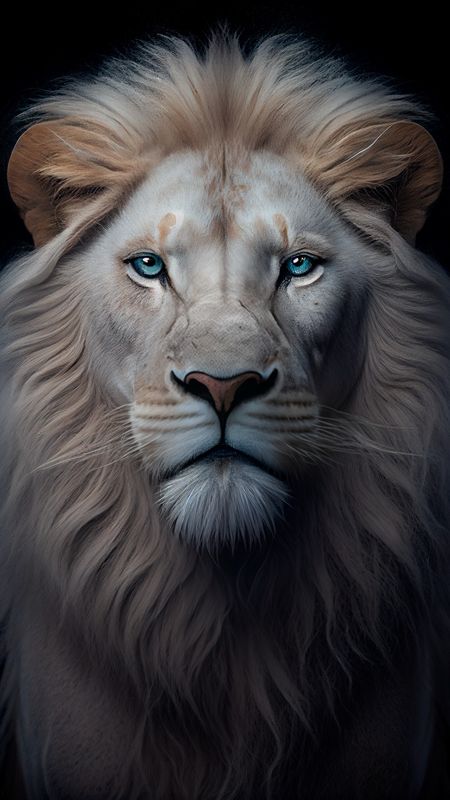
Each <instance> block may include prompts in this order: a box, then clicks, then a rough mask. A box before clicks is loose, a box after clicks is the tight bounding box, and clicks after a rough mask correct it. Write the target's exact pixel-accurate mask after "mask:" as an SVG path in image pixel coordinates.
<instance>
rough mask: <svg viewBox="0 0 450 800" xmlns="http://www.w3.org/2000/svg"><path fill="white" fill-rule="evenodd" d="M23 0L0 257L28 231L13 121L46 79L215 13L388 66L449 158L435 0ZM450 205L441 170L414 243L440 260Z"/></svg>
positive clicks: (6, 43) (379, 68)
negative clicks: (13, 169) (19, 204)
mask: <svg viewBox="0 0 450 800" xmlns="http://www.w3.org/2000/svg"><path fill="white" fill-rule="evenodd" d="M27 5H28V4H27ZM27 5H25V4H22V3H16V4H15V5H14V6H13V5H10V7H9V10H8V15H9V21H8V22H7V23H6V22H5V21H4V20H3V22H2V27H3V34H2V39H3V41H2V46H1V48H0V76H1V95H0V114H1V122H2V134H3V143H2V147H1V189H0V205H1V209H0V210H1V221H2V225H1V230H2V238H1V243H0V261H4V260H5V259H6V258H7V257H8V256H9V255H10V254H11V252H14V251H15V250H16V249H17V247H18V246H19V247H21V246H22V245H23V244H26V243H27V242H28V241H29V240H28V238H27V236H26V234H25V232H24V229H23V226H22V224H21V222H20V220H19V217H18V215H17V213H16V211H15V209H14V206H13V205H12V203H11V201H10V200H9V197H8V192H7V187H6V180H5V170H6V163H7V159H8V154H9V152H10V150H11V148H12V146H13V144H14V140H15V136H16V130H17V129H15V127H14V125H13V124H12V120H13V117H14V115H15V113H16V112H17V111H18V110H20V109H21V108H24V107H26V105H27V104H28V103H29V102H30V101H32V100H33V98H35V97H36V96H37V95H38V94H39V93H40V92H41V91H42V90H43V89H46V88H51V86H52V82H53V81H55V79H57V78H60V77H62V76H65V75H70V74H73V73H79V72H83V70H85V69H86V68H88V69H89V68H92V67H93V68H95V66H96V65H97V64H98V63H99V62H101V61H102V59H103V58H104V57H105V56H107V55H109V54H111V53H117V52H124V51H126V50H127V49H128V48H130V45H131V46H132V42H133V40H136V39H138V38H145V37H148V36H150V37H151V36H155V35H157V34H158V33H171V32H179V33H182V34H188V35H191V36H194V37H197V38H200V39H201V37H202V36H204V35H205V33H207V32H208V30H210V29H211V27H214V25H215V24H217V22H225V21H227V22H228V23H229V25H230V27H231V28H232V29H235V30H238V31H240V32H241V33H242V35H243V37H244V38H248V37H250V38H254V37H257V36H258V35H260V34H263V33H267V32H285V31H287V32H290V33H295V32H297V31H301V32H303V33H305V34H306V35H307V36H309V37H313V38H315V39H317V40H318V42H319V43H321V44H324V45H325V47H326V48H328V49H330V50H331V51H332V52H335V53H338V54H341V55H342V54H344V55H346V56H347V57H348V59H349V61H350V63H351V64H353V65H356V66H357V67H358V68H360V69H361V70H362V71H366V72H372V73H373V72H374V73H377V74H383V75H387V76H389V77H391V78H393V79H394V81H395V82H396V83H397V85H398V86H399V87H400V88H401V89H404V90H406V91H409V92H413V93H414V94H415V95H416V96H417V97H418V98H419V99H420V100H421V101H422V102H423V103H425V105H426V106H428V107H429V108H430V109H431V110H432V111H433V112H434V114H435V117H436V120H435V122H434V123H433V124H432V130H433V133H434V135H435V137H436V139H437V141H438V144H439V145H440V147H441V150H442V152H443V155H444V160H445V161H446V163H447V164H448V163H449V162H450V147H449V144H448V132H449V129H450V125H449V112H450V108H449V106H450V98H449V95H448V91H447V81H446V78H445V75H446V71H447V62H448V55H449V53H448V51H449V48H450V45H449V43H448V33H447V26H446V24H444V22H443V20H442V19H441V18H440V12H439V10H438V2H436V0H432V2H428V3H423V4H419V8H421V11H420V13H417V12H412V11H408V5H407V4H406V3H404V4H396V3H395V2H394V0H392V2H391V3H386V0H380V2H377V0H370V2H367V0H366V1H364V0H361V1H360V4H359V10H358V8H357V7H355V6H353V4H352V6H350V5H345V4H343V3H342V2H337V1H336V2H334V3H325V2H320V1H319V2H314V0H308V2H303V0H300V1H299V2H295V0H291V2H289V0H271V2H270V3H269V2H264V0H263V2H255V0H242V1H241V2H240V3H236V2H231V0H230V2H229V3H224V2H219V3H215V4H210V5H209V7H207V8H206V9H205V10H204V11H202V12H200V11H198V10H196V9H195V7H194V6H193V5H191V4H183V5H182V4H179V5H178V4H177V2H176V0H167V1H166V2H164V0H159V2H154V3H153V5H152V4H151V3H148V2H147V3H137V2H129V0H128V1H127V0H125V2H122V3H120V0H119V3H118V10H117V11H113V10H112V9H110V10H108V9H107V8H104V7H99V6H98V5H97V4H91V6H90V7H89V6H88V7H83V6H80V4H79V3H78V2H74V0H63V2H62V3H61V4H60V6H59V8H58V6H57V5H56V4H55V5H53V4H52V8H50V7H45V6H43V4H39V5H36V6H35V7H34V8H33V9H32V10H28V8H27ZM94 11H95V18H93V17H92V14H91V12H92V13H93V12H94ZM449 211H450V186H449V181H448V179H447V180H446V185H445V187H444V192H443V194H442V196H441V198H440V200H439V201H438V203H437V204H436V205H435V207H434V209H433V211H432V214H431V216H430V218H429V220H428V222H427V225H426V227H425V229H424V231H423V233H422V234H421V236H420V240H419V243H418V244H419V246H420V247H421V248H422V249H424V250H426V251H428V252H431V253H432V254H433V255H435V256H436V257H437V258H438V259H439V260H440V261H442V262H443V263H444V264H445V265H446V266H447V268H448V266H449V265H450V241H449V237H448V236H447V219H448V218H449Z"/></svg>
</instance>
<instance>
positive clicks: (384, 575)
mask: <svg viewBox="0 0 450 800" xmlns="http://www.w3.org/2000/svg"><path fill="white" fill-rule="evenodd" d="M281 43H282V42H281V40H280V39H279V38H274V39H269V40H266V41H264V42H263V43H261V44H260V45H259V46H258V47H257V48H256V49H255V50H254V51H253V52H252V53H250V54H249V55H248V56H247V57H245V56H244V55H243V53H242V51H241V48H240V46H239V44H238V42H237V40H236V39H234V38H233V37H230V38H226V37H225V38H223V37H219V38H217V39H213V40H212V41H211V43H210V45H209V47H208V48H207V49H206V51H205V53H203V54H201V53H198V52H196V51H195V50H194V49H193V48H192V47H191V46H190V45H189V44H188V43H186V42H185V41H183V40H170V41H169V42H167V43H165V44H161V45H157V46H155V45H152V46H147V45H145V46H142V47H141V49H140V50H139V52H138V54H137V56H136V60H135V61H131V60H129V61H112V62H109V63H108V65H107V67H106V68H105V69H104V70H103V71H102V72H101V73H100V74H99V75H98V76H96V77H95V78H92V79H89V80H86V81H80V82H76V83H73V84H70V85H68V86H66V87H65V88H64V89H62V90H61V91H60V92H58V93H56V94H54V95H52V96H50V97H49V98H48V99H47V100H45V101H44V102H41V103H40V104H39V105H38V106H36V108H35V109H34V110H33V115H34V117H36V118H38V119H44V120H48V119H62V118H64V119H67V118H70V119H72V120H73V121H74V124H81V122H80V121H82V124H88V122H89V121H93V122H96V123H101V124H102V125H103V126H105V127H106V128H107V129H109V130H111V131H112V133H113V135H114V137H115V141H120V142H121V147H122V146H123V147H128V148H129V147H130V146H131V144H130V143H131V142H132V146H133V148H134V150H135V151H136V152H139V153H141V154H143V155H145V152H146V148H150V147H153V146H154V144H155V143H157V144H158V146H160V147H161V148H162V149H163V150H164V152H171V151H173V150H176V149H178V148H180V147H195V148H198V149H201V148H203V147H206V146H208V144H209V143H210V142H211V141H214V140H216V139H218V138H223V139H225V140H233V141H234V142H239V143H240V144H241V145H242V147H244V148H249V149H261V148H267V149H268V150H273V151H275V152H280V153H282V152H284V151H285V150H287V149H292V148H294V147H298V148H300V150H301V152H302V153H303V159H304V164H305V170H306V172H307V173H308V164H309V163H310V161H309V160H308V159H312V158H313V150H314V148H315V147H316V146H317V141H318V139H320V137H323V136H325V135H327V136H328V135H330V132H331V133H332V131H333V127H334V126H335V125H336V119H337V118H338V117H340V116H342V115H345V117H346V119H347V120H348V121H349V123H350V122H351V123H352V124H353V125H356V126H357V125H358V124H359V122H360V121H361V124H362V123H363V121H364V120H367V119H368V118H370V119H371V120H376V121H378V122H380V121H381V122H383V121H386V122H389V121H390V120H392V119H394V118H397V117H399V116H400V117H401V116H403V117H409V118H411V117H413V116H414V114H415V108H414V104H413V103H412V102H411V101H410V100H409V99H408V98H404V97H402V96H400V95H398V94H395V93H394V92H393V91H392V90H391V89H389V88H387V87H386V86H385V85H383V84H382V83H380V82H375V81H370V80H362V79H357V78H355V77H353V76H351V75H350V74H349V73H348V72H344V71H343V69H342V65H339V64H337V62H335V61H330V60H329V59H327V60H318V59H317V58H316V57H315V55H314V53H313V52H312V51H311V50H310V49H308V47H307V46H306V45H304V44H303V43H301V42H300V43H299V42H298V41H296V42H295V43H289V42H288V43H284V44H283V47H281V46H280V44H281ZM121 147H119V146H118V158H120V153H121ZM99 209H100V210H98V212H95V213H93V212H92V208H91V207H90V209H89V213H85V214H83V213H80V214H79V215H78V216H77V217H76V219H75V220H74V221H73V222H72V223H71V224H70V226H69V227H68V228H66V229H65V230H64V231H62V232H61V233H59V234H58V235H57V236H56V237H55V238H54V239H52V240H51V241H50V242H49V243H48V244H46V245H45V246H44V247H42V248H39V249H38V250H36V251H33V252H30V253H28V254H26V255H25V256H20V257H19V258H17V259H15V260H14V262H12V263H11V264H10V265H8V267H7V269H6V271H5V275H4V276H3V278H2V290H3V294H2V299H1V301H0V302H1V316H2V319H3V320H4V325H3V334H2V340H1V357H2V370H3V376H4V378H5V380H4V381H3V383H4V388H3V390H2V392H3V396H2V402H1V426H0V427H1V439H2V441H1V446H0V463H1V473H2V475H3V481H2V498H1V499H2V509H3V510H2V540H1V547H2V553H1V555H2V562H3V565H4V566H2V573H3V574H2V580H1V584H2V591H1V600H2V608H1V611H2V617H3V619H4V620H5V624H6V623H7V629H8V631H9V632H10V633H9V636H10V637H11V641H12V639H13V635H14V634H13V632H14V627H15V624H16V620H19V619H20V617H21V609H22V607H23V606H24V605H25V604H26V603H27V602H30V598H31V602H33V603H34V602H42V604H43V606H44V607H45V608H47V609H49V611H48V613H49V615H50V613H51V614H52V616H53V620H54V621H55V622H56V621H57V622H58V623H64V626H65V630H66V631H67V632H68V635H71V636H72V635H73V637H74V638H75V637H79V638H80V640H82V641H83V642H84V643H85V645H86V647H87V648H88V650H89V653H90V654H91V656H92V660H93V662H94V663H97V665H98V669H102V670H104V671H105V673H107V674H108V675H109V678H110V679H111V681H116V680H117V681H119V682H123V684H124V685H125V686H126V688H127V691H129V695H130V703H131V704H132V707H133V708H134V709H135V719H136V731H135V732H136V741H135V747H134V748H130V763H125V764H124V778H123V780H124V781H125V780H129V793H128V794H127V796H129V797H130V798H131V797H133V796H134V795H133V792H134V793H135V795H136V796H137V795H138V793H139V791H140V790H141V788H142V786H143V785H145V782H146V781H150V778H151V780H152V785H153V786H156V787H157V789H156V790H155V791H156V794H155V796H157V797H161V798H168V797H171V796H172V795H171V794H170V792H171V791H172V790H173V787H174V786H176V787H177V791H178V794H177V795H176V797H177V798H178V800H181V799H182V798H186V800H187V798H192V797H198V796H202V797H211V798H212V797H214V798H216V800H220V798H221V797H227V798H231V797H237V796H238V795H239V797H241V796H243V797H245V796H246V793H248V794H249V793H250V792H251V789H252V787H253V788H254V787H255V786H257V785H258V784H257V781H258V780H261V774H262V773H263V777H265V779H266V786H267V791H268V794H269V792H270V785H271V781H272V780H274V778H275V776H276V774H277V769H278V766H279V763H280V761H281V759H282V758H284V757H285V756H286V753H287V751H288V749H289V748H288V744H289V741H291V740H292V738H293V737H292V732H293V730H297V731H299V732H300V733H301V732H304V735H305V736H314V734H315V722H316V720H315V716H314V708H315V707H316V706H317V705H318V704H319V705H320V704H321V703H322V704H325V705H327V707H329V708H330V709H333V707H334V703H335V686H336V685H337V683H336V682H337V681H339V680H341V681H348V682H350V681H351V679H352V674H353V668H354V665H355V663H359V661H358V659H361V660H363V659H364V658H365V657H367V653H368V652H373V650H372V649H371V648H375V650H376V651H377V652H379V653H380V654H381V657H382V658H385V659H386V660H387V661H388V660H389V655H390V647H391V644H392V643H391V640H390V636H389V633H388V632H387V631H386V617H387V615H388V618H389V620H390V621H391V623H392V629H393V630H394V629H395V628H396V624H398V625H399V626H400V625H402V624H407V625H408V627H409V629H410V630H411V632H412V633H413V635H417V636H422V635H424V634H423V631H424V627H423V622H424V620H425V621H426V630H427V632H428V633H429V635H430V638H431V639H432V640H433V641H434V640H436V643H437V642H438V641H439V637H447V638H448V635H449V625H448V621H447V615H448V612H449V610H450V608H449V606H450V603H449V601H450V583H449V581H448V568H449V555H450V553H449V549H450V545H449V531H448V523H449V520H450V499H449V492H448V487H449V486H450V475H449V472H450V452H449V450H450V447H449V444H450V443H449V437H448V431H449V429H450V411H449V401H448V398H449V397H450V374H449V347H450V336H449V320H450V314H449V311H450V308H449V306H450V292H449V288H450V281H449V279H448V277H447V275H446V274H445V272H444V271H443V270H442V268H441V267H440V266H439V265H437V264H435V263H434V262H433V261H432V260H431V259H430V258H428V257H426V256H425V255H423V254H422V253H420V252H418V251H416V250H414V249H413V248H412V247H410V246H409V245H408V244H407V243H406V242H405V241H404V240H403V239H402V237H401V236H400V235H399V234H397V233H396V232H395V231H394V230H393V229H392V228H391V227H390V226H389V224H388V223H387V222H383V221H381V220H380V219H379V218H378V217H377V216H376V215H375V214H372V213H371V211H370V209H368V208H367V209H365V208H364V206H363V205H362V206H361V207H360V209H359V210H358V211H357V212H355V213H357V214H358V227H359V229H360V231H363V235H365V236H366V237H369V238H370V240H372V241H374V242H375V241H376V242H377V243H378V245H382V246H383V247H384V248H385V249H386V250H387V251H388V252H389V253H390V259H389V265H388V266H386V260H383V259H382V260H380V267H379V270H378V274H376V275H374V276H373V285H374V287H375V289H374V290H373V292H372V296H371V298H370V305H369V310H368V314H367V318H366V319H365V320H364V329H363V330H362V331H360V332H359V336H358V338H357V339H355V343H354V347H355V356H356V352H357V349H359V348H364V361H363V368H362V371H361V374H360V376H359V380H358V383H357V385H356V386H355V388H354V390H353V392H352V394H351V395H350V396H349V397H348V398H347V400H346V403H345V406H344V407H343V408H341V409H334V410H333V409H331V410H328V414H329V419H330V422H331V421H332V422H333V423H334V429H333V430H334V433H333V436H334V439H330V440H329V441H328V448H327V451H326V452H327V454H328V458H325V457H324V463H323V464H322V465H320V468H318V469H316V470H314V472H313V473H312V475H311V478H310V479H307V480H306V482H305V483H304V484H303V485H302V486H301V487H297V494H296V495H295V497H294V501H293V502H294V504H293V507H292V509H291V514H290V517H289V519H288V520H287V522H286V525H285V527H284V528H280V530H279V531H278V532H277V536H275V537H274V539H273V541H272V540H271V541H270V542H269V543H267V545H266V546H265V547H264V548H262V549H260V550H258V552H256V553H244V554H241V561H240V566H239V568H236V559H233V558H232V557H228V559H226V558H225V557H224V559H223V560H220V559H213V558H211V557H209V556H208V555H207V554H205V553H196V552H194V551H193V550H192V549H190V548H189V547H187V546H186V545H184V544H183V543H182V542H180V541H178V540H177V539H175V538H174V537H173V536H171V532H170V530H168V529H167V526H166V525H165V524H164V522H163V521H162V520H161V519H160V518H159V515H158V511H157V504H156V498H155V494H154V489H153V487H152V486H151V485H150V484H149V482H148V480H147V478H146V476H145V474H144V473H143V471H142V469H141V468H140V463H139V461H138V458H137V456H136V454H135V453H134V452H132V451H131V450H130V438H129V430H128V423H127V415H126V411H127V410H126V408H125V409H121V408H114V407H113V406H112V404H111V401H110V400H109V398H108V397H107V396H106V395H105V393H104V392H103V391H102V388H101V387H100V386H98V385H97V384H96V382H95V380H94V377H93V375H92V373H91V371H90V359H89V353H88V349H87V345H86V330H85V321H84V317H83V307H82V304H81V302H80V298H79V297H78V296H77V295H76V293H74V292H73V286H72V281H71V275H72V272H73V270H72V268H74V269H75V270H76V264H77V254H78V252H79V250H80V248H83V247H84V246H85V245H86V243H89V240H90V238H89V237H90V236H92V235H94V234H95V230H96V225H97V224H98V223H99V219H101V218H102V224H107V222H108V213H109V212H110V211H111V209H107V210H106V211H105V209H103V208H101V207H100V206H99ZM330 435H331V434H330ZM325 444H327V443H325ZM5 565H6V566H5ZM411 598H413V601H412V600H411ZM50 609H51V612H50ZM55 609H58V613H57V612H56V610H55ZM280 620H282V621H283V623H282V625H281V624H280ZM7 646H8V639H7ZM438 649H439V648H438V647H437V645H436V654H437V653H438ZM447 655H448V654H447V653H444V652H443V650H442V645H441V648H440V659H441V661H442V660H443V659H445V658H447ZM6 657H7V654H6ZM111 664H113V665H115V666H114V669H113V668H112V667H111ZM15 669H16V665H15V663H14V660H13V659H10V660H9V661H8V658H7V671H6V677H5V680H4V686H3V696H4V699H5V701H7V702H8V703H9V708H10V714H11V715H13V714H14V705H15V696H16V688H17V687H16V674H15ZM255 731H259V735H258V736H255V735H254V734H255ZM149 754H150V755H149ZM146 759H147V761H146ZM137 762H139V763H141V767H142V770H141V772H138V771H137V770H134V773H133V776H131V770H132V767H133V764H135V763H137ZM146 763H150V764H151V765H152V773H151V776H150V774H149V771H148V767H146V766H145V764H146ZM262 765H264V769H263V770H262ZM127 770H129V774H128V773H127ZM261 770H262V773H261ZM141 773H142V774H141ZM133 781H134V782H133ZM239 793H240V794H239Z"/></svg>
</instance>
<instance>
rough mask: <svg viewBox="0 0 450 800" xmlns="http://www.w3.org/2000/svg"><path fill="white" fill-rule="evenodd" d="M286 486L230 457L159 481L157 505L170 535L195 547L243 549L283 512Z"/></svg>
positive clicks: (273, 529)
mask: <svg viewBox="0 0 450 800" xmlns="http://www.w3.org/2000/svg"><path fill="white" fill-rule="evenodd" d="M287 500H288V489H287V486H286V485H285V484H284V483H283V481H282V480H280V479H278V478H276V477H274V476H272V475H270V474H269V473H268V472H265V471H264V470H263V469H260V468H259V467H257V466H255V465H253V464H248V463H245V462H239V461H236V460H228V459H225V460H220V461H215V462H212V463H211V462H205V463H201V462H200V463H196V464H192V465H191V466H189V467H186V468H185V469H182V470H181V471H180V472H179V473H178V474H177V475H175V476H173V477H171V478H169V479H167V480H165V481H163V482H162V483H161V485H160V495H159V499H158V502H159V506H160V511H161V513H162V515H163V516H164V517H165V518H166V519H167V520H168V522H169V523H170V525H171V528H172V529H173V532H174V534H175V535H177V536H179V537H180V538H181V539H183V540H184V541H186V542H191V543H192V544H194V545H195V547H196V548H198V549H207V550H210V551H217V550H218V549H221V548H223V547H231V548H232V547H233V546H234V545H235V544H236V545H237V544H238V543H239V544H242V543H245V544H247V545H248V546H249V547H251V546H252V545H254V544H256V543H257V542H258V541H260V540H261V539H262V538H263V537H264V536H265V535H266V534H267V533H268V532H274V531H275V523H276V519H277V518H278V517H281V516H282V514H283V506H284V504H285V503H286V501H287Z"/></svg>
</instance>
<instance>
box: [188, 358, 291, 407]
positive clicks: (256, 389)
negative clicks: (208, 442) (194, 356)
mask: <svg viewBox="0 0 450 800" xmlns="http://www.w3.org/2000/svg"><path fill="white" fill-rule="evenodd" d="M276 372H277V370H276V369H274V370H272V373H271V374H270V376H269V377H268V378H264V377H263V376H262V375H261V374H260V373H259V372H240V373H239V374H238V375H232V376H231V377H230V378H215V377H214V376H213V375H208V373H207V372H189V373H188V374H187V375H186V376H185V378H184V380H183V385H184V387H185V389H186V391H188V392H191V393H192V394H195V395H197V396H198V397H203V399H204V400H208V402H209V403H211V404H212V405H213V406H214V408H215V409H216V411H217V412H218V413H219V414H220V413H223V412H225V413H227V412H228V411H229V410H230V408H231V406H235V405H237V404H238V403H240V402H242V401H243V400H250V399H251V398H254V397H258V396H259V395H261V394H264V393H265V392H266V391H268V390H269V389H270V388H271V386H273V384H274V382H275V379H276Z"/></svg>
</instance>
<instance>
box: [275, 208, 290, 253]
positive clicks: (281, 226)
mask: <svg viewBox="0 0 450 800" xmlns="http://www.w3.org/2000/svg"><path fill="white" fill-rule="evenodd" d="M273 221H274V223H275V225H276V226H277V228H278V230H279V232H280V236H281V241H282V243H283V249H284V250H287V249H288V247H289V236H288V226H287V222H286V218H285V217H284V216H283V214H274V215H273Z"/></svg>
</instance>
